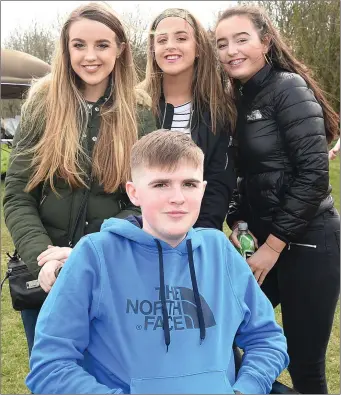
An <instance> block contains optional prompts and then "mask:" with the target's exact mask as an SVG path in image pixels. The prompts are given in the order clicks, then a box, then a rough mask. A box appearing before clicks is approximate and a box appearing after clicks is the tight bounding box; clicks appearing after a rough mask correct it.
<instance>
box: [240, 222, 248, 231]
mask: <svg viewBox="0 0 341 395" xmlns="http://www.w3.org/2000/svg"><path fill="white" fill-rule="evenodd" d="M238 230H248V226H247V222H239V223H238Z"/></svg>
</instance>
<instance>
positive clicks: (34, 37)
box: [3, 15, 62, 63]
mask: <svg viewBox="0 0 341 395" xmlns="http://www.w3.org/2000/svg"><path fill="white" fill-rule="evenodd" d="M61 23H62V22H61V16H60V15H57V16H56V21H55V22H53V23H52V24H50V25H49V26H48V27H45V26H43V25H42V24H40V23H39V22H38V21H36V20H32V21H31V23H30V25H29V27H27V28H22V27H20V26H19V27H16V28H15V29H13V30H12V31H11V33H10V34H9V36H8V38H7V39H6V40H5V41H4V45H3V46H4V48H8V49H15V50H17V51H22V52H26V53H28V54H30V55H33V56H36V57H37V58H39V59H42V60H44V61H45V62H47V63H51V60H52V55H53V52H54V49H55V44H56V40H57V38H58V34H59V31H60V28H61Z"/></svg>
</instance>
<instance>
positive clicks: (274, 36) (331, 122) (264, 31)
mask: <svg viewBox="0 0 341 395" xmlns="http://www.w3.org/2000/svg"><path fill="white" fill-rule="evenodd" d="M235 15H238V16H246V17H248V18H249V19H250V20H251V22H252V23H253V25H254V26H255V28H256V30H257V31H258V35H259V38H260V40H261V41H263V40H264V38H266V39H268V40H269V39H270V40H269V51H268V53H267V54H266V56H267V59H268V62H269V63H270V64H272V65H273V66H274V67H277V68H281V69H284V70H287V71H289V72H292V73H296V74H298V75H300V76H301V77H302V78H303V79H304V80H305V81H306V83H307V85H308V87H309V88H310V89H311V90H312V91H313V92H314V95H315V97H316V100H317V101H318V102H319V104H320V105H321V107H322V110H323V115H324V122H325V129H326V137H327V141H328V142H331V141H332V140H333V139H334V138H335V136H336V135H338V134H339V116H338V114H337V113H336V112H335V111H334V110H333V108H332V106H331V105H330V104H329V103H328V101H327V99H326V97H325V96H324V93H323V91H322V89H321V88H320V87H319V86H318V83H317V82H316V81H315V80H314V78H313V77H312V75H311V70H309V68H308V67H307V66H305V65H304V64H303V63H302V62H300V61H299V60H298V59H296V58H295V56H294V55H293V53H292V51H291V49H290V48H289V46H288V45H287V44H286V43H285V42H284V40H283V38H282V37H281V35H280V33H279V31H278V30H277V29H276V28H275V26H274V24H273V23H272V22H271V20H270V18H269V16H268V15H267V13H266V11H265V9H263V8H262V7H258V6H252V5H240V6H235V7H231V8H228V9H227V10H225V11H223V12H222V13H221V14H220V15H219V18H218V21H217V23H216V27H217V26H218V24H219V23H220V22H221V21H223V20H225V19H228V18H230V17H232V16H235ZM229 82H230V83H231V84H232V86H233V87H234V91H235V92H236V89H237V86H236V84H235V82H234V80H233V79H232V78H229Z"/></svg>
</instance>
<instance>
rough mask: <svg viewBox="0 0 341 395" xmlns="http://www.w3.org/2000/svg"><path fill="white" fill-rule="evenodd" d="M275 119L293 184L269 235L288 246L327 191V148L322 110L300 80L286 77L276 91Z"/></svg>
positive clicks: (303, 228)
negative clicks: (289, 163)
mask: <svg viewBox="0 0 341 395" xmlns="http://www.w3.org/2000/svg"><path fill="white" fill-rule="evenodd" d="M274 103H275V115H276V119H277V122H278V127H279V130H280V134H281V136H282V139H283V143H284V145H285V148H286V152H287V154H288V156H289V158H290V161H291V162H292V164H293V168H294V169H295V172H294V175H293V180H292V182H291V183H290V185H289V187H288V188H287V189H286V191H285V193H284V194H283V197H282V199H281V202H280V208H279V210H278V212H277V213H276V216H275V217H274V218H273V222H272V229H271V233H272V234H273V235H275V236H276V237H278V238H279V239H281V240H283V241H284V242H290V241H292V240H293V239H295V238H297V237H298V236H300V235H301V234H302V233H303V232H304V230H305V228H306V226H307V224H308V222H309V221H310V220H311V219H312V218H313V216H314V215H315V213H316V211H317V209H318V207H319V205H320V203H321V201H322V200H323V199H324V198H325V197H326V194H327V191H328V187H329V171H328V169H329V163H328V146H327V140H326V135H325V127H324V119H323V112H322V108H321V106H320V105H319V103H318V102H317V100H316V98H315V97H314V94H313V92H312V91H311V90H310V89H308V87H307V85H306V83H305V81H304V80H303V78H301V77H300V76H298V75H296V74H288V78H286V79H285V80H283V81H281V83H280V84H279V86H278V87H277V89H276V91H275V98H274Z"/></svg>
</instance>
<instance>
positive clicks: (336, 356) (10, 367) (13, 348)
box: [0, 158, 340, 394]
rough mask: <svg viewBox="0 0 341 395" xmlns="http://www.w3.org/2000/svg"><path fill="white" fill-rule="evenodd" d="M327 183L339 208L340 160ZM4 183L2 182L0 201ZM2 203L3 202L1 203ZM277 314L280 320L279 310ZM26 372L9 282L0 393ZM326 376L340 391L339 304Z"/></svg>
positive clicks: (5, 242) (19, 384)
mask: <svg viewBox="0 0 341 395" xmlns="http://www.w3.org/2000/svg"><path fill="white" fill-rule="evenodd" d="M330 167H331V169H330V182H331V184H332V186H333V192H332V193H333V196H334V199H335V206H336V207H337V209H338V210H339V211H340V181H339V177H340V160H339V158H337V159H336V160H334V161H333V162H331V163H330ZM2 191H3V183H1V201H2V196H3V194H2ZM1 206H2V204H1ZM1 231H2V232H1V278H3V277H4V275H5V271H6V252H7V251H8V252H12V250H13V246H12V242H11V239H10V236H9V234H8V231H7V229H6V227H5V224H4V220H3V211H2V210H1ZM276 317H277V319H278V322H279V323H281V312H280V309H277V310H276ZM27 373H28V357H27V347H26V339H25V334H24V331H23V328H22V323H21V319H20V313H19V312H16V311H14V310H13V309H12V306H11V302H10V295H9V290H8V283H7V282H6V284H5V285H4V288H3V293H2V295H1V388H0V393H1V394H29V393H30V392H29V391H28V389H27V388H26V386H25V384H24V379H25V377H26V375H27ZM327 379H328V384H329V392H330V393H332V394H339V393H340V306H339V305H338V308H337V312H336V315H335V320H334V325H333V330H332V335H331V339H330V342H329V346H328V353H327ZM280 381H281V382H283V383H285V384H287V385H289V386H291V381H290V378H289V375H288V373H287V372H286V371H285V372H283V374H282V375H281V377H280Z"/></svg>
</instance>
